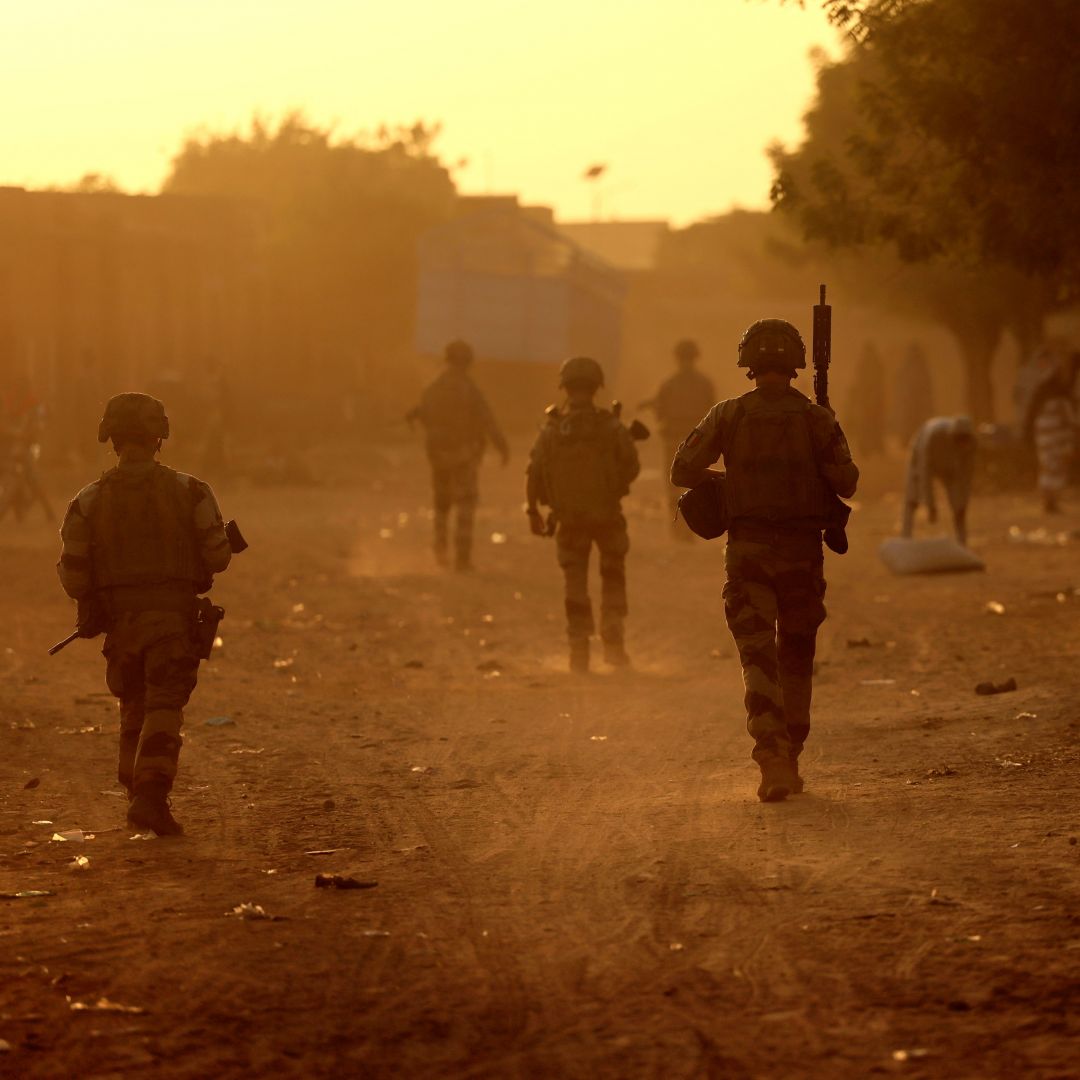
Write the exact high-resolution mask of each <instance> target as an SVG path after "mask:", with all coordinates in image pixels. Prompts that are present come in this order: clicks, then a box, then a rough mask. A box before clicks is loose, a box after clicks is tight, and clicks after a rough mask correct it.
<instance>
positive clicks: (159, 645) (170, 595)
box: [50, 394, 246, 835]
mask: <svg viewBox="0 0 1080 1080" xmlns="http://www.w3.org/2000/svg"><path fill="white" fill-rule="evenodd" d="M168 437H169V419H168V417H167V416H166V415H165V407H164V406H163V405H162V404H161V402H160V401H158V400H157V399H156V398H152V397H149V396H148V395H146V394H119V395H118V396H116V397H114V398H112V399H111V400H110V401H109V403H108V404H107V405H106V407H105V415H104V416H103V418H102V420H101V425H100V427H99V429H98V441H99V442H102V443H104V442H107V441H109V440H111V441H112V445H113V449H114V450H115V452H116V455H117V457H118V458H119V459H120V460H119V462H118V464H117V465H116V466H115V467H114V468H112V469H110V470H109V471H108V472H106V473H105V474H104V475H103V476H102V477H101V478H100V479H99V480H95V481H94V482H93V483H92V484H89V485H88V486H87V487H84V488H83V489H82V491H80V492H79V494H78V495H76V496H75V498H74V499H73V500H72V502H71V505H70V506H69V507H68V511H67V515H66V517H65V518H64V523H63V526H62V528H61V531H60V535H61V539H62V541H63V550H62V553H61V555H60V562H59V564H58V570H59V573H60V583H61V585H63V587H64V591H65V592H66V593H67V594H68V596H70V597H72V598H73V599H74V600H76V601H78V605H79V614H78V626H77V629H76V631H75V633H74V634H73V635H72V637H71V638H69V639H68V640H71V639H73V638H75V637H88V638H89V637H96V636H97V635H98V634H100V633H102V632H104V633H105V646H104V648H103V650H102V652H103V653H104V655H105V660H106V662H107V667H106V672H105V680H106V683H107V684H108V687H109V690H111V691H112V693H113V694H114V695H115V696H116V697H117V698H119V700H120V764H119V778H120V783H121V784H123V786H124V787H125V789H126V790H127V792H128V795H129V799H130V802H129V805H128V812H127V820H128V823H129V824H130V825H132V826H133V827H135V828H138V829H149V830H152V831H153V832H155V833H157V834H158V835H169V834H178V833H182V832H183V828H182V826H181V825H180V823H179V822H178V821H177V820H176V819H175V818H174V817H173V816H172V813H171V809H170V804H169V793H170V791H171V790H172V785H173V780H174V778H175V776H176V768H177V762H178V760H179V757H180V743H181V736H180V728H181V725H182V723H183V709H184V706H185V705H186V704H187V702H188V698H189V697H190V696H191V692H192V691H193V690H194V689H195V683H196V680H197V677H198V670H199V661H200V660H201V659H206V658H208V657H209V655H210V650H211V648H212V647H213V642H214V636H215V634H216V633H217V625H218V621H219V620H220V619H221V617H222V616H223V615H224V612H223V611H222V609H221V608H217V607H214V605H213V604H211V603H210V600H209V599H208V598H207V597H206V596H205V595H200V594H204V593H206V592H208V591H209V589H210V587H211V584H212V582H213V575H214V574H218V573H221V571H223V570H224V569H225V568H226V567H227V566H228V565H229V560H230V557H231V553H232V552H233V551H241V550H243V548H244V547H246V544H244V541H243V538H242V537H241V536H240V534H239V530H237V529H236V526H235V523H234V522H229V525H228V526H226V525H225V523H224V522H223V521H222V518H221V511H220V510H219V509H218V504H217V500H216V499H215V498H214V493H213V492H212V491H211V490H210V487H209V485H207V484H205V483H203V482H202V481H201V480H197V479H196V478H195V477H193V476H187V475H185V474H184V473H178V472H175V471H174V470H172V469H170V468H167V467H166V466H164V465H162V464H160V463H159V462H158V461H157V460H156V458H157V454H158V451H159V450H160V449H161V442H162V440H163V439H167V438H168ZM64 644H66V642H61V643H60V644H59V645H58V646H54V648H53V649H52V650H50V651H52V652H57V651H59V649H60V648H62V647H63V645H64Z"/></svg>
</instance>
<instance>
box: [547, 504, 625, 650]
mask: <svg viewBox="0 0 1080 1080" xmlns="http://www.w3.org/2000/svg"><path fill="white" fill-rule="evenodd" d="M593 544H595V545H596V548H597V551H599V552H600V636H601V637H602V638H603V640H604V641H606V642H608V643H609V644H612V645H614V644H621V643H622V641H623V620H624V619H625V618H626V614H627V610H628V609H627V604H626V553H627V552H628V551H629V550H630V536H629V534H628V533H627V531H626V519H625V518H624V517H623V516H622V514H620V515H619V516H618V517H617V518H613V519H612V520H610V521H603V522H575V523H572V524H569V523H567V522H560V523H559V529H558V532H556V534H555V547H556V550H557V552H558V557H559V565H560V566H561V567H562V571H563V577H564V579H565V583H566V632H567V636H568V637H569V638H570V640H571V641H574V640H575V639H576V640H581V639H583V638H589V637H591V636H592V635H593V634H594V633H595V632H596V624H595V622H594V620H593V608H592V600H591V599H590V598H589V555H590V553H591V552H592V546H593Z"/></svg>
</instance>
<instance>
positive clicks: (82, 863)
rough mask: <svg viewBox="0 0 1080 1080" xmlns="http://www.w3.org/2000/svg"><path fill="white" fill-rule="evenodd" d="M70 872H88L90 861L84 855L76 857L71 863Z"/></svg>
mask: <svg viewBox="0 0 1080 1080" xmlns="http://www.w3.org/2000/svg"><path fill="white" fill-rule="evenodd" d="M71 869H72V870H89V869H90V860H89V859H88V858H87V857H86V856H85V855H76V856H75V858H74V859H73V860H72V862H71Z"/></svg>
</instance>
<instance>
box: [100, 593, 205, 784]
mask: <svg viewBox="0 0 1080 1080" xmlns="http://www.w3.org/2000/svg"><path fill="white" fill-rule="evenodd" d="M102 652H103V653H104V654H105V659H106V661H107V665H108V666H107V667H106V671H105V681H106V682H107V684H108V687H109V690H110V691H111V692H112V693H113V694H114V695H115V696H116V697H117V698H119V699H120V767H119V778H120V783H121V784H123V785H124V786H125V787H127V788H128V789H130V790H132V791H134V790H135V789H136V788H139V787H141V786H143V785H146V784H163V785H164V786H165V788H166V790H169V789H171V788H172V783H173V780H174V778H175V777H176V767H177V762H178V761H179V758H180V742H181V737H180V728H181V725H182V724H183V720H184V706H185V705H186V704H187V703H188V699H189V698H190V697H191V692H192V691H193V690H194V689H195V683H196V681H197V678H198V670H199V658H198V657H197V656H196V655H195V646H194V644H193V642H192V638H191V619H190V618H189V617H188V616H186V615H182V614H179V613H177V612H172V611H139V612H124V613H122V614H120V615H118V616H117V618H116V622H115V624H114V625H113V628H112V629H111V630H110V631H109V633H108V634H107V635H106V637H105V647H104V649H103V650H102Z"/></svg>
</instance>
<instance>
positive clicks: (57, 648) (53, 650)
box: [49, 630, 79, 656]
mask: <svg viewBox="0 0 1080 1080" xmlns="http://www.w3.org/2000/svg"><path fill="white" fill-rule="evenodd" d="M78 636H79V631H78V630H72V631H71V633H70V634H68V636H67V637H66V638H64V640H63V641H58V642H57V643H56V644H55V645H54V646H53V647H52V648H51V649H50V650H49V655H50V656H55V655H56V654H57V653H58V652H59V651H60V650H61V649H66V648H67V646H68V645H70V644H71V643H72V642H73V641H74V640H75V639H76V638H77V637H78Z"/></svg>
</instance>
